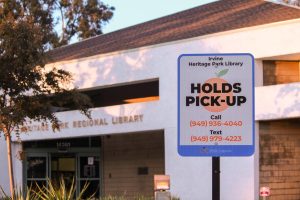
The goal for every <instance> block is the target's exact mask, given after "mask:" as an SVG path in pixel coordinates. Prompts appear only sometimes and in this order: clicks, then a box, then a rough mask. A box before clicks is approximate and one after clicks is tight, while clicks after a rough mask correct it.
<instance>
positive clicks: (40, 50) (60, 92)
mask: <svg viewBox="0 0 300 200" xmlns="http://www.w3.org/2000/svg"><path fill="white" fill-rule="evenodd" d="M76 2H77V1H76ZM88 2H89V1H88ZM59 3H61V1H58V0H3V1H1V3H0V72H1V73H0V91H1V92H0V116H1V117H0V131H1V130H2V131H3V132H9V133H11V131H12V130H16V131H17V132H18V130H19V128H20V126H22V125H23V124H24V122H25V119H31V120H37V121H41V120H42V121H45V120H50V122H51V123H52V124H53V127H54V128H58V119H57V118H56V117H55V115H54V113H53V106H62V105H66V104H68V105H71V106H72V108H75V109H79V110H81V111H82V112H83V113H84V114H87V115H88V107H89V106H90V101H89V99H88V98H87V97H86V96H84V95H82V94H80V93H78V92H77V91H76V90H75V89H70V88H69V84H70V82H71V80H72V77H71V74H70V73H69V72H67V71H65V70H62V69H56V68H52V69H51V68H45V63H47V62H48V60H47V56H46V54H45V51H46V50H47V49H48V48H49V46H51V44H52V42H53V41H55V40H56V39H55V37H56V34H55V31H54V19H53V12H54V11H55V8H56V7H57V4H59ZM72 5H73V4H72ZM95 5H96V4H95ZM95 5H94V6H95ZM65 7H66V8H69V7H67V6H65ZM78 12H79V11H78ZM95 12H96V11H95ZM76 31H78V30H76ZM54 93H55V95H53V94H54Z"/></svg>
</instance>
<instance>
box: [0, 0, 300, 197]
mask: <svg viewBox="0 0 300 200" xmlns="http://www.w3.org/2000/svg"><path fill="white" fill-rule="evenodd" d="M299 35H300V10H299V9H297V8H294V7H288V6H284V5H280V4H275V3H272V2H268V1H260V0H251V1H243V0H223V1H218V2H214V3H211V4H207V5H204V6H200V7H197V8H194V9H190V10H187V11H184V12H180V13H176V14H174V15H170V16H166V17H163V18H160V19H157V20H153V21H150V22H146V23H143V24H140V25H136V26H133V27H129V28H126V29H123V30H119V31H116V32H113V33H109V34H104V35H102V36H98V37H95V38H91V39H88V40H84V41H81V42H79V43H75V44H72V45H69V46H65V47H61V48H59V49H56V50H54V51H53V52H51V56H52V59H53V61H52V62H51V63H49V64H48V65H47V67H49V68H51V67H57V68H63V69H65V70H68V71H70V72H72V74H73V77H74V83H73V84H74V85H75V86H77V87H79V89H80V90H81V91H82V92H83V93H85V94H87V95H89V96H90V97H91V99H92V101H93V103H94V107H93V108H91V111H92V113H91V119H88V118H87V117H85V116H84V115H82V114H80V113H79V112H78V111H76V110H70V109H68V107H67V106H66V107H64V108H57V111H58V112H57V117H58V118H59V120H60V121H61V131H60V132H55V133H53V132H52V130H51V128H50V127H51V126H50V125H49V124H47V123H44V124H41V123H32V124H28V125H27V126H26V127H25V128H26V130H27V132H26V133H23V134H21V143H19V142H18V141H17V138H13V141H14V143H13V157H14V159H13V163H14V172H15V179H16V182H17V184H18V185H30V184H31V183H32V182H37V183H38V184H44V183H45V181H46V179H47V178H48V177H49V178H51V180H53V181H58V179H59V177H61V176H63V177H64V178H65V180H66V182H67V184H69V183H70V182H71V180H72V178H73V177H75V181H76V187H77V189H78V190H79V189H80V188H82V187H83V185H84V184H85V182H87V181H88V182H90V186H89V189H88V191H90V192H91V193H94V192H96V195H99V196H105V195H125V196H127V197H128V198H132V197H134V196H136V195H139V194H143V195H145V196H152V195H153V175H154V174H168V175H170V178H171V193H172V195H173V196H176V197H180V199H183V200H198V199H204V200H208V199H211V198H212V180H211V179H212V177H211V174H212V169H211V166H212V160H211V158H206V157H181V156H179V154H178V153H177V70H176V69H177V58H178V56H179V55H181V54H183V53H190V54H191V53H198V54H199V53H251V54H253V55H254V58H255V86H256V87H255V119H256V122H255V126H256V133H255V134H256V141H255V142H256V144H255V145H256V150H255V154H254V155H253V156H249V157H222V158H221V199H222V200H241V199H243V200H253V199H257V200H258V199H259V187H260V186H269V187H271V190H272V197H271V199H274V200H279V199H299V198H300V184H299V183H300V167H299V166H300V165H299V163H300V154H299V152H300V150H299V149H300V137H299V133H300V120H299V116H300V101H299V99H300V83H299V82H300V64H299V60H300V37H299ZM24 130H25V129H24ZM0 149H1V152H6V145H5V141H4V138H0ZM5 155H6V154H4V153H3V154H1V156H0V163H1V170H0V185H1V186H2V187H3V188H4V190H6V191H8V190H9V188H8V184H7V183H8V176H7V161H6V156H5ZM287 197H288V198H287Z"/></svg>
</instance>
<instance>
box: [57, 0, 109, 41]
mask: <svg viewBox="0 0 300 200" xmlns="http://www.w3.org/2000/svg"><path fill="white" fill-rule="evenodd" d="M56 5H57V8H58V9H59V10H60V13H61V17H62V18H61V19H62V30H63V34H62V38H61V40H60V43H59V45H61V44H64V43H67V42H68V41H69V40H70V39H71V38H72V37H73V36H74V35H77V36H78V38H80V39H84V38H89V37H92V36H95V35H99V34H102V30H101V29H102V26H103V25H104V24H106V23H107V22H108V21H109V20H110V19H111V18H112V15H113V10H114V7H110V6H108V5H105V4H103V3H102V2H101V1H99V0H60V1H57V3H56Z"/></svg>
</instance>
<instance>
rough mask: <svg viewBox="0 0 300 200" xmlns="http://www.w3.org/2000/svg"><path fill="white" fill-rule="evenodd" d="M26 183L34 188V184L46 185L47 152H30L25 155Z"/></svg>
mask: <svg viewBox="0 0 300 200" xmlns="http://www.w3.org/2000/svg"><path fill="white" fill-rule="evenodd" d="M25 176H26V185H27V187H30V188H32V189H33V190H34V188H36V186H37V185H38V186H39V187H41V188H42V187H43V186H46V185H47V177H48V157H47V153H31V154H29V155H28V156H27V157H26V170H25Z"/></svg>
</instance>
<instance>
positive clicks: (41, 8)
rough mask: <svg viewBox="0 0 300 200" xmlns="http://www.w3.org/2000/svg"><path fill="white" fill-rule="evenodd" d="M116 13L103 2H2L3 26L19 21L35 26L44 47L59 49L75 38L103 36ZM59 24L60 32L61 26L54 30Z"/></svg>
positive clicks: (85, 0)
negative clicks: (106, 25)
mask: <svg viewBox="0 0 300 200" xmlns="http://www.w3.org/2000/svg"><path fill="white" fill-rule="evenodd" d="M113 11H114V7H111V6H108V5H106V4H104V3H103V2H102V1H100V0H1V3H0V24H2V23H4V22H6V21H8V22H9V23H10V25H12V24H11V22H16V21H19V22H21V23H24V22H25V23H26V24H31V25H34V27H31V28H35V30H36V31H37V32H35V35H39V36H40V38H39V39H40V41H41V42H42V43H44V44H46V46H45V47H47V48H49V47H58V46H61V45H65V44H68V43H69V41H70V40H71V39H72V38H73V37H74V36H77V37H78V39H85V38H89V37H92V36H95V35H99V34H101V33H102V28H103V25H105V24H106V23H107V22H108V21H109V20H110V19H111V18H112V16H113ZM58 16H59V17H58ZM57 24H61V29H60V30H58V31H56V30H57V29H58V27H56V29H54V27H55V26H56V25H57ZM12 28H13V27H12ZM58 32H60V35H59V34H58ZM11 33H12V34H13V32H11ZM0 38H1V37H0ZM1 39H2V38H1ZM23 39H24V41H26V40H27V39H28V38H26V37H25V38H23ZM21 47H23V46H22V45H19V48H21ZM25 51H26V49H25Z"/></svg>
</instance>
